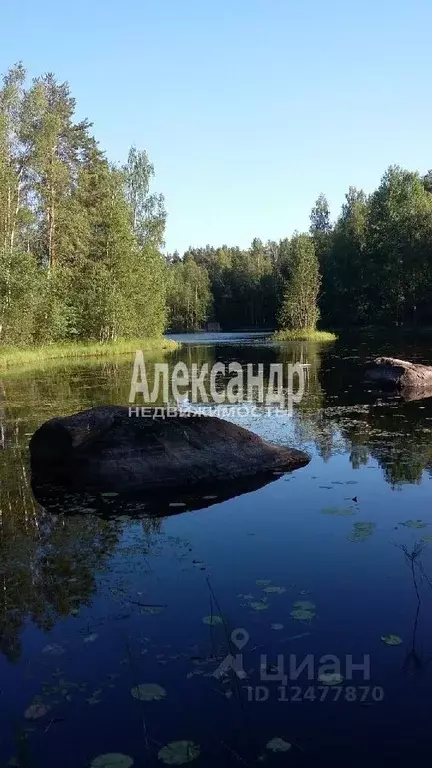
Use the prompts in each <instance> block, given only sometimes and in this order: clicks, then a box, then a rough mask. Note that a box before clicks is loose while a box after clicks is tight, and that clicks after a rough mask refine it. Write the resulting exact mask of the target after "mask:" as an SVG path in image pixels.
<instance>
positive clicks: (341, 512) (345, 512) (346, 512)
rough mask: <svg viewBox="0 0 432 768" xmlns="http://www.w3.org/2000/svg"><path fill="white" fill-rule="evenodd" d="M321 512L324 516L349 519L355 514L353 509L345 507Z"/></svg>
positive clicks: (326, 508) (325, 508)
mask: <svg viewBox="0 0 432 768" xmlns="http://www.w3.org/2000/svg"><path fill="white" fill-rule="evenodd" d="M321 512H322V514H323V515H336V516H338V517H348V516H350V515H353V514H354V512H353V510H352V509H348V508H344V507H324V509H322V510H321Z"/></svg>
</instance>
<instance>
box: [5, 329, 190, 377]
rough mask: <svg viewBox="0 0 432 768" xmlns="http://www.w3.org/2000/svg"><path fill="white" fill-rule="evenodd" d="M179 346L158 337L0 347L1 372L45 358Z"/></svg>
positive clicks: (60, 358) (150, 350)
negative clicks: (104, 341)
mask: <svg viewBox="0 0 432 768" xmlns="http://www.w3.org/2000/svg"><path fill="white" fill-rule="evenodd" d="M179 346H180V344H179V343H178V342H176V341H174V340H172V339H167V338H165V337H163V336H161V337H160V338H156V339H139V338H138V339H129V340H124V339H121V340H119V341H110V342H106V343H100V342H99V343H98V342H82V343H77V342H69V343H67V344H45V345H41V346H34V347H3V348H1V349H0V371H2V370H8V369H9V368H15V367H19V366H20V365H27V364H32V363H34V364H36V363H41V362H44V361H45V360H58V361H61V360H70V359H74V360H79V359H85V358H90V357H95V358H102V357H111V356H114V357H120V356H122V355H128V354H130V353H135V351H136V350H137V349H141V350H142V351H143V352H159V351H168V352H169V351H173V350H174V349H177V348H178V347H179Z"/></svg>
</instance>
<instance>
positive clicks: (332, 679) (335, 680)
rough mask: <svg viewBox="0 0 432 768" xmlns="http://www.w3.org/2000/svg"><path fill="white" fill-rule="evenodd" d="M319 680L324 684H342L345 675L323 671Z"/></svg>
mask: <svg viewBox="0 0 432 768" xmlns="http://www.w3.org/2000/svg"><path fill="white" fill-rule="evenodd" d="M318 681H319V682H320V683H322V685H340V684H341V683H343V676H342V675H341V674H340V673H339V672H321V674H320V675H318Z"/></svg>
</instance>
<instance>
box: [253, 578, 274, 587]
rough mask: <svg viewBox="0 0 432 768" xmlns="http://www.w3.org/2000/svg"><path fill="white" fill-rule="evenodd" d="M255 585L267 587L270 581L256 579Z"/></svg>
mask: <svg viewBox="0 0 432 768" xmlns="http://www.w3.org/2000/svg"><path fill="white" fill-rule="evenodd" d="M255 584H256V585H257V587H268V586H269V585H270V584H271V579H257V580H256V582H255Z"/></svg>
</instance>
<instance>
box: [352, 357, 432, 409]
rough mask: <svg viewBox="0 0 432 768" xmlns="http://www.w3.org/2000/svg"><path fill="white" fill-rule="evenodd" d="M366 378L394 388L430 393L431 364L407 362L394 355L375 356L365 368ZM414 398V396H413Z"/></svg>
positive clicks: (431, 384) (431, 380)
mask: <svg viewBox="0 0 432 768" xmlns="http://www.w3.org/2000/svg"><path fill="white" fill-rule="evenodd" d="M365 375H366V379H367V380H368V381H372V382H376V383H378V384H382V385H385V386H388V387H392V388H394V389H398V390H403V391H406V392H407V394H408V397H407V399H411V398H409V392H410V390H411V391H412V392H414V391H418V392H422V393H424V396H426V393H427V391H428V390H429V391H430V393H432V366H431V365H420V364H418V363H409V362H407V361H406V360H398V359H397V358H395V357H377V358H376V359H375V360H374V362H373V363H372V365H371V366H370V367H369V368H368V369H367V370H366V374H365ZM413 399H414V398H413Z"/></svg>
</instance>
